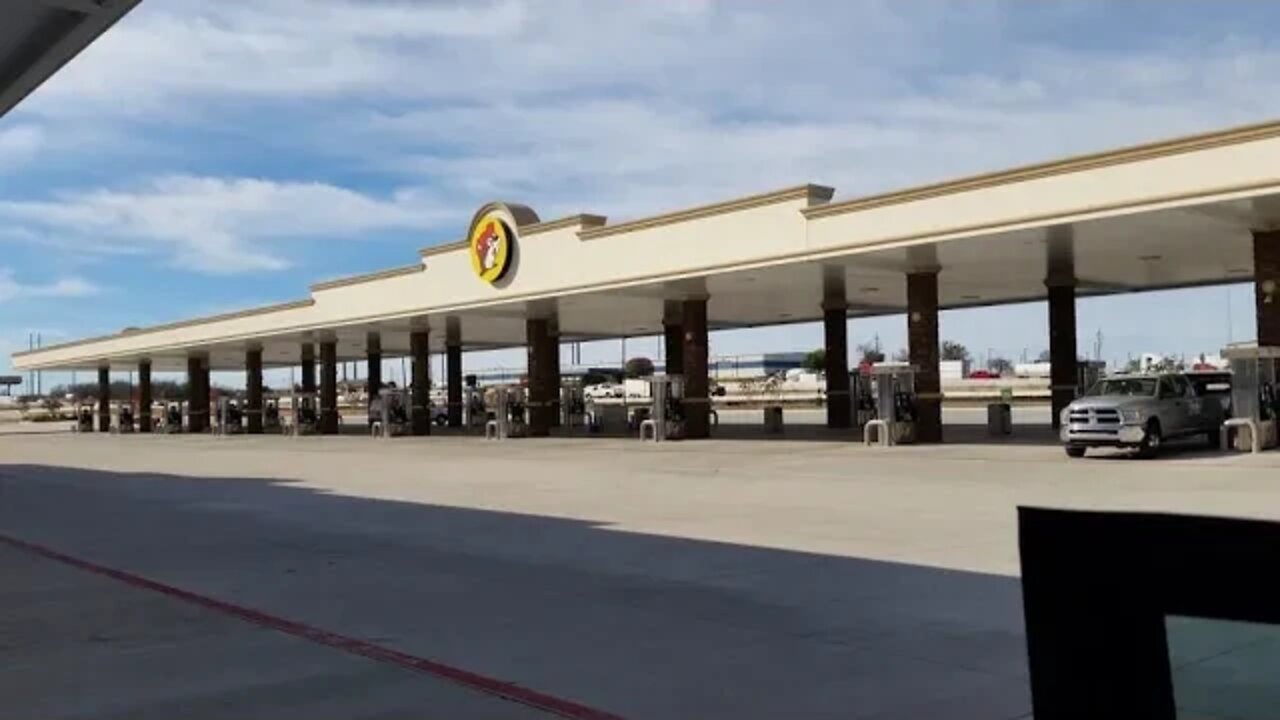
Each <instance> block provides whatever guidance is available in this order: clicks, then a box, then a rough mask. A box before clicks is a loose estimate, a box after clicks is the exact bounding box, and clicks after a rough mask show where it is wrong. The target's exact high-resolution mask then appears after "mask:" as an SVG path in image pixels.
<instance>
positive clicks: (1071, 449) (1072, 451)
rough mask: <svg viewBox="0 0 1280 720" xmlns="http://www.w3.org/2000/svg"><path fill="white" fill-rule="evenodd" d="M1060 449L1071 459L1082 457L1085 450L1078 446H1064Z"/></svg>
mask: <svg viewBox="0 0 1280 720" xmlns="http://www.w3.org/2000/svg"><path fill="white" fill-rule="evenodd" d="M1062 449H1063V450H1066V451H1067V457H1073V458H1082V457H1084V451H1085V449H1084V448H1082V447H1080V446H1078V445H1065V446H1063V448H1062Z"/></svg>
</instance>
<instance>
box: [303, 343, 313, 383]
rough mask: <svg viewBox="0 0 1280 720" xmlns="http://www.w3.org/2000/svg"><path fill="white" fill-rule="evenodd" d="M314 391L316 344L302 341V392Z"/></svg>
mask: <svg viewBox="0 0 1280 720" xmlns="http://www.w3.org/2000/svg"><path fill="white" fill-rule="evenodd" d="M315 391H316V346H315V345H312V344H311V343H309V342H306V343H302V392H304V393H313V392H315Z"/></svg>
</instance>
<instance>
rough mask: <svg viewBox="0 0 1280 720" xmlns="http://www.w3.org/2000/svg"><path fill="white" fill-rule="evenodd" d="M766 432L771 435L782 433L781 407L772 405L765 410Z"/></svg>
mask: <svg viewBox="0 0 1280 720" xmlns="http://www.w3.org/2000/svg"><path fill="white" fill-rule="evenodd" d="M764 431H765V432H767V433H771V434H778V433H781V432H782V406H781V405H770V406H768V407H766V408H765V409H764Z"/></svg>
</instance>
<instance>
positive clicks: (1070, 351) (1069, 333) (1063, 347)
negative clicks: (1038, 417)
mask: <svg viewBox="0 0 1280 720" xmlns="http://www.w3.org/2000/svg"><path fill="white" fill-rule="evenodd" d="M1078 380H1079V375H1078V373H1077V371H1076V289H1075V287H1074V286H1072V285H1056V286H1052V287H1050V288H1049V387H1050V395H1051V397H1052V400H1051V408H1052V413H1051V414H1052V420H1051V421H1052V423H1053V427H1054V429H1057V428H1058V426H1059V425H1060V424H1061V423H1060V421H1059V418H1058V413H1060V412H1062V409H1063V408H1065V407H1066V406H1067V405H1070V404H1071V401H1072V400H1074V399H1075V398H1076V383H1077V382H1078Z"/></svg>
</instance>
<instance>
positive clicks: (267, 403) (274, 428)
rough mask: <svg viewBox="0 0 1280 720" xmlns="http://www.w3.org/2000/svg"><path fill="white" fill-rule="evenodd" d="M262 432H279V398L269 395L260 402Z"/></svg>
mask: <svg viewBox="0 0 1280 720" xmlns="http://www.w3.org/2000/svg"><path fill="white" fill-rule="evenodd" d="M262 431H263V432H273V433H274V432H280V431H281V427H280V396H279V395H275V394H272V395H269V396H267V397H265V398H263V401H262Z"/></svg>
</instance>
